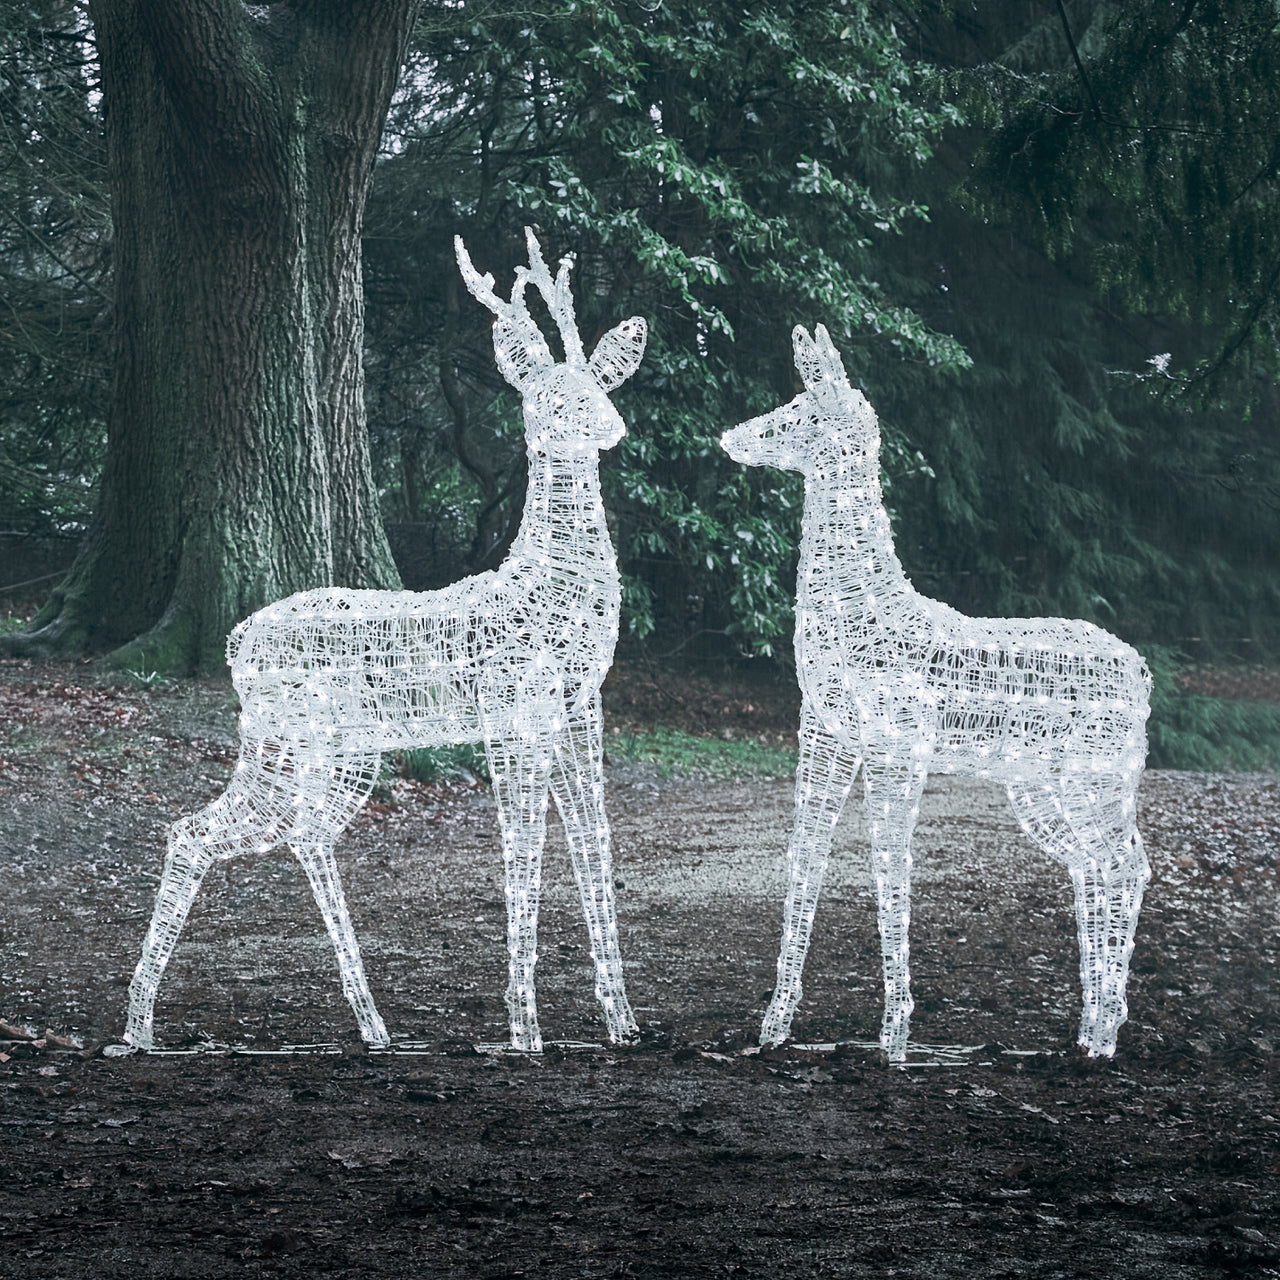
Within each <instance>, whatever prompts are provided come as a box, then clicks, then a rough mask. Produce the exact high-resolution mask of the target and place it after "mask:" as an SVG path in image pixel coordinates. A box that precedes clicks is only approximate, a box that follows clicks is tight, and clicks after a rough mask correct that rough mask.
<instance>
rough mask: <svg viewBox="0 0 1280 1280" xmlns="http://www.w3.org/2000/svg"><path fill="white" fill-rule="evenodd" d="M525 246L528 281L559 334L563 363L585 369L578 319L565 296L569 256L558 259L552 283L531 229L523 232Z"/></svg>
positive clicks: (569, 266)
mask: <svg viewBox="0 0 1280 1280" xmlns="http://www.w3.org/2000/svg"><path fill="white" fill-rule="evenodd" d="M524 238H525V243H526V244H527V245H528V246H529V279H530V280H532V281H533V284H534V287H535V288H536V289H537V290H538V292H539V293H540V294H542V300H543V301H544V302H545V303H546V304H547V310H548V311H550V312H551V318H552V319H553V320H554V321H555V322H556V328H557V329H559V330H560V340H561V341H562V342H563V343H564V356H565V363H566V364H569V365H572V366H573V367H574V368H575V369H582V368H585V367H586V363H587V357H586V353H585V352H584V351H583V349H582V335H581V334H579V332H578V319H577V316H576V314H575V313H574V309H573V294H572V293H570V292H569V272H570V271H572V270H573V256H572V255H568V256H566V257H563V258H561V259H560V269H559V270H558V271H557V272H556V278H555V280H552V279H551V272H550V271H548V270H547V264H546V261H545V260H544V259H543V256H542V248H541V246H540V245H539V244H538V237H537V236H535V235H534V234H533V228H532V227H525V229H524Z"/></svg>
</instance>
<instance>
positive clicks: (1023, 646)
mask: <svg viewBox="0 0 1280 1280" xmlns="http://www.w3.org/2000/svg"><path fill="white" fill-rule="evenodd" d="M793 338H794V345H795V358H796V365H797V367H798V368H799V370H800V373H801V375H802V377H803V379H804V384H805V388H806V389H805V391H804V392H802V393H801V394H800V395H798V396H797V397H796V398H795V399H794V400H793V401H792V402H791V403H790V404H788V405H785V406H784V407H783V408H781V409H777V410H775V411H774V412H773V413H770V414H766V415H764V416H763V417H759V418H754V419H752V420H751V421H750V422H744V423H742V424H741V425H740V426H738V427H735V428H734V429H733V430H732V431H728V432H726V433H725V435H724V436H723V438H722V440H721V443H722V444H723V446H724V448H725V449H726V450H727V451H728V453H729V454H730V456H731V457H733V458H734V459H736V460H737V461H739V462H747V463H756V464H760V465H765V466H775V467H782V468H785V469H787V470H790V471H799V472H802V473H803V475H804V478H805V501H804V525H803V536H802V539H801V544H800V566H799V577H798V589H797V599H796V665H797V669H798V675H799V680H800V688H801V692H802V694H803V701H802V711H801V721H800V764H799V767H798V769H797V773H796V801H795V804H796V812H795V826H794V830H793V833H792V836H791V843H790V848H789V853H788V860H789V864H790V887H789V889H788V892H787V898H786V906H785V909H784V917H783V936H782V949H781V953H780V955H779V957H778V979H777V986H776V988H775V989H774V993H773V999H772V1002H771V1003H770V1006H769V1009H768V1011H767V1013H766V1015H765V1019H764V1026H763V1028H762V1030H761V1036H760V1039H761V1043H763V1044H777V1043H778V1042H780V1041H782V1040H784V1039H786V1037H787V1035H788V1033H789V1031H790V1027H791V1018H792V1015H793V1014H794V1012H795V1009H796V1005H797V1003H798V1001H799V999H800V975H801V971H802V969H803V967H804V960H805V953H806V951H807V950H808V947H809V937H810V932H811V929H812V925H813V915H814V910H815V908H816V906H817V901H818V894H819V891H820V889H821V887H822V876H823V872H824V871H825V869H826V865H827V858H828V855H829V853H830V849H831V841H832V835H833V832H834V829H835V826H836V823H837V822H838V820H839V817H840V812H841V809H842V808H843V806H844V802H845V799H846V798H847V796H848V794H849V791H850V788H851V786H852V784H853V780H854V777H855V775H856V774H857V772H858V768H859V765H861V766H862V769H863V782H864V786H865V790H866V802H867V818H868V825H869V828H870V838H871V851H872V870H873V873H874V879H875V886H876V897H877V907H878V913H879V924H880V941H881V953H882V957H883V963H884V985H885V1013H884V1023H883V1027H882V1030H881V1035H880V1042H881V1044H882V1045H883V1047H884V1049H885V1051H886V1052H887V1053H888V1056H889V1059H890V1061H902V1060H903V1059H904V1058H905V1056H906V1043H907V1029H908V1020H909V1018H910V1015H911V1009H912V1000H911V992H910V975H909V970H908V942H907V930H908V924H909V921H910V911H911V833H912V830H913V828H914V826H915V822H916V817H917V814H918V812H919V803H920V794H921V791H922V790H923V788H924V782H925V775H926V774H927V773H928V772H929V771H930V770H935V771H937V772H941V773H964V774H974V775H977V776H979V777H984V778H993V779H997V780H999V781H1000V782H1003V783H1004V785H1005V788H1006V790H1007V792H1008V796H1009V800H1010V802H1011V803H1012V805H1013V809H1014V812H1015V813H1016V815H1017V817H1018V821H1019V822H1020V823H1021V825H1022V828H1023V830H1024V831H1026V832H1027V834H1028V835H1029V836H1030V837H1031V838H1032V840H1034V841H1035V842H1036V844H1038V845H1039V846H1040V848H1041V849H1043V850H1044V852H1045V853H1047V854H1049V856H1050V857H1052V858H1054V859H1056V860H1057V861H1059V862H1061V863H1063V864H1064V865H1065V866H1066V868H1067V871H1068V872H1069V873H1070V876H1071V881H1072V884H1073V885H1074V887H1075V900H1076V915H1077V919H1078V923H1079V933H1080V976H1081V980H1082V983H1083V987H1084V1018H1083V1021H1082V1022H1081V1026H1080V1043H1081V1044H1082V1045H1083V1046H1084V1047H1085V1049H1086V1050H1087V1051H1088V1052H1089V1054H1090V1055H1104V1056H1110V1055H1111V1054H1112V1053H1114V1052H1115V1046H1116V1033H1117V1031H1118V1029H1119V1027H1120V1024H1121V1023H1122V1022H1124V1020H1125V1018H1126V1016H1127V1006H1126V1004H1125V984H1126V980H1127V976H1128V969H1129V956H1130V954H1131V953H1132V950H1133V931H1134V926H1135V924H1136V923H1137V917H1138V909H1139V907H1140V905H1141V902H1142V891H1143V888H1144V886H1145V885H1146V882H1147V880H1148V879H1149V877H1150V871H1149V869H1148V866H1147V860H1146V857H1145V855H1144V854H1143V851H1142V840H1141V838H1140V837H1139V835H1138V832H1137V828H1136V826H1135V805H1134V793H1135V791H1136V789H1137V786H1138V780H1139V778H1140V777H1141V775H1142V770H1143V766H1144V764H1145V761H1146V732H1145V724H1146V719H1147V710H1148V707H1147V703H1148V698H1149V695H1150V691H1151V677H1150V676H1149V674H1148V672H1147V669H1146V666H1145V665H1144V663H1143V661H1142V658H1141V657H1140V656H1139V655H1138V654H1137V653H1136V652H1135V651H1134V650H1133V649H1131V648H1129V646H1128V645H1125V644H1123V643H1121V642H1120V641H1119V640H1117V639H1115V638H1114V637H1113V636H1110V635H1108V634H1107V633H1106V632H1105V631H1101V630H1100V629H1099V628H1097V627H1095V626H1093V625H1091V624H1090V623H1088V622H1069V621H1064V620H1060V619H1047V618H1033V619H1027V620H1016V619H1005V618H966V617H964V616H963V615H961V614H959V613H957V612H956V611H955V610H954V609H952V608H949V607H948V606H947V605H945V604H940V603H938V602H937V601H934V600H928V599H926V598H924V597H923V596H921V595H920V594H919V593H918V592H916V590H915V589H914V588H913V587H912V586H911V584H910V583H909V582H908V581H907V578H906V575H905V574H904V573H903V570H902V566H901V565H900V564H899V563H898V560H897V557H896V556H895V555H894V550H893V537H892V534H891V532H890V528H889V516H888V513H887V512H886V511H885V509H884V503H883V501H882V499H881V496H880V472H879V451H880V433H879V428H878V426H877V423H876V415H875V413H874V411H873V410H872V408H871V406H870V405H869V404H868V403H867V401H866V399H865V398H864V397H863V395H862V393H861V392H859V391H855V390H854V389H853V388H852V387H851V386H850V385H849V380H848V378H847V377H846V376H845V371H844V366H843V365H842V363H841V361H840V356H839V353H838V352H837V351H836V349H835V347H834V346H833V345H832V343H831V339H830V338H829V337H828V335H827V332H826V330H825V329H824V328H823V327H822V326H821V325H819V326H818V327H817V329H816V330H815V333H814V337H813V338H810V337H809V336H808V334H807V333H806V332H805V331H804V330H803V329H801V328H797V329H796V330H795V332H794V335H793Z"/></svg>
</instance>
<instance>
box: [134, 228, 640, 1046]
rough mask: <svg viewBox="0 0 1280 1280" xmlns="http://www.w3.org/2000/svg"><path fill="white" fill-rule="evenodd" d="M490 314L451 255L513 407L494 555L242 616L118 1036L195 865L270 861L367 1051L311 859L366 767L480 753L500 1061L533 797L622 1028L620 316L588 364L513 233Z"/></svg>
mask: <svg viewBox="0 0 1280 1280" xmlns="http://www.w3.org/2000/svg"><path fill="white" fill-rule="evenodd" d="M528 245H529V267H528V268H524V267H521V268H519V269H518V270H517V272H516V280H515V287H514V289H513V290H512V294H511V300H510V301H509V302H506V301H503V300H502V299H501V298H500V297H498V296H497V294H496V293H495V292H494V288H493V284H494V282H493V277H492V276H490V275H485V276H483V277H481V276H480V275H479V274H478V273H477V272H476V270H475V268H474V267H473V266H472V265H471V260H470V258H469V257H468V256H467V253H466V250H465V249H464V248H463V246H462V241H461V239H459V240H458V241H457V242H456V247H457V254H458V262H459V265H460V267H461V269H462V274H463V278H464V279H465V281H466V284H467V287H468V288H469V289H470V290H471V292H472V293H473V294H474V295H475V296H476V298H478V299H479V300H480V301H481V302H482V303H484V305H485V306H487V307H488V308H489V309H490V310H491V311H493V313H494V314H495V316H496V317H497V320H496V322H495V324H494V351H495V354H496V357H497V361H498V366H499V368H500V369H501V370H502V373H503V375H504V376H505V377H506V379H507V381H508V382H510V383H511V384H512V385H513V386H514V387H516V389H517V390H519V391H520V393H521V395H522V397H523V400H524V417H525V434H526V439H527V443H528V453H529V488H528V497H527V499H526V501H525V508H524V518H523V522H522V523H521V526H520V530H519V533H518V535H517V538H516V541H515V543H514V545H513V546H512V548H511V552H510V554H509V555H508V557H507V559H506V560H505V561H504V562H503V564H502V565H501V566H500V567H499V568H498V569H497V570H496V571H494V572H490V573H482V574H479V575H477V576H476V577H472V578H466V579H464V580H463V581H461V582H457V583H454V584H453V585H452V586H450V587H445V588H444V589H443V590H440V591H432V592H425V593H415V592H407V591H405V592H387V591H352V590H340V589H332V590H318V591H304V592H302V593H301V594H299V595H295V596H290V597H289V598H288V599H286V600H281V601H280V602H279V603H277V604H274V605H271V606H270V607H269V608H266V609H263V610H261V611H260V612H258V613H256V614H254V615H253V616H252V617H251V618H249V619H247V620H246V621H245V622H243V623H242V624H241V625H240V626H239V627H237V628H236V630H235V631H234V632H233V633H232V635H231V638H230V641H229V642H228V645H227V654H228V659H229V661H230V663H231V669H232V679H233V680H234V682H235V686H236V689H237V690H238V691H239V694H240V700H241V705H242V708H243V710H242V713H241V717H240V740H241V741H240V760H239V763H238V765H237V767H236V772H235V775H234V777H233V778H232V780H231V783H230V785H229V786H228V788H227V790H226V793H225V794H224V795H222V796H221V797H220V798H219V799H217V800H215V801H214V802H213V803H212V804H210V805H209V806H208V807H207V808H205V809H204V810H202V811H201V812H200V813H197V814H195V815H194V816H193V817H189V818H184V819H183V820H182V821H180V822H177V823H175V825H174V826H173V828H172V831H171V833H170V836H169V854H168V860H167V862H166V864H165V868H164V877H163V880H162V881H161V885H160V889H159V892H158V894H157V897H156V905H155V914H154V916H153V918H152V921H151V927H150V930H149V931H148V933H147V937H146V942H145V945H144V947H143V953H142V958H141V960H140V961H139V962H138V968H137V971H136V973H135V974H134V977H133V982H132V984H131V985H130V997H131V999H130V1005H129V1021H128V1030H127V1032H126V1039H127V1040H129V1041H130V1042H131V1043H133V1044H134V1045H137V1046H140V1047H148V1046H150V1045H151V1044H152V1035H153V1028H152V1019H153V1007H154V1003H155V996H156V988H157V986H158V985H159V982H160V978H161V975H162V974H163V972H164V968H165V965H166V963H167V962H168V960H169V957H170V955H171V954H172V953H173V949H174V945H175V943H176V942H177V939H178V934H179V932H180V930H181V929H182V925H183V922H184V921H185V920H186V918H187V913H188V911H189V910H190V907H191V904H192V902H193V900H194V899H195V896H196V892H197V891H198V889H199V887H200V882H201V879H202V878H203V876H204V874H205V872H206V871H207V870H208V869H209V867H210V865H211V864H212V863H213V862H214V860H215V859H220V858H230V857H233V856H234V855H236V854H239V853H250V852H257V853H263V852H266V851H267V850H269V849H271V848H272V847H273V846H275V845H277V844H279V843H281V842H287V843H288V844H289V845H290V847H291V848H292V849H293V852H294V853H295V854H296V855H297V858H298V860H299V861H300V862H301V863H302V866H303V868H304V869H305V871H306V873H307V877H308V879H309V880H310V882H311V887H312V889H313V891H314V893H315V897H316V901H317V903H318V904H319V906H320V911H321V913H322V914H323V916H324V921H325V924H326V925H327V926H328V930H329V933H330V936H331V937H332V939H333V944H334V947H335V948H336V949H337V953H338V966H339V969H340V970H341V975H342V988H343V991H344V993H345V995H346V996H347V999H348V1000H349V1001H350V1002H351V1007H352V1009H353V1010H354V1011H355V1015H356V1019H357V1021H358V1023H359V1025H360V1033H361V1035H362V1036H363V1037H364V1039H365V1040H366V1041H368V1042H369V1043H370V1044H374V1045H385V1044H387V1042H388V1040H387V1032H386V1028H385V1026H384V1025H383V1022H382V1019H381V1018H380V1017H379V1016H378V1011H377V1009H376V1008H375V1007H374V1002H373V997H372V996H371V995H370V992H369V987H368V983H367V982H366V980H365V975H364V969H363V966H362V964H361V960H360V950H359V946H358V945H357V943H356V938H355V933H354V931H353V929H352V926H351V920H350V917H349V916H348V914H347V908H346V904H345V902H344V900H343V894H342V887H341V884H340V882H339V879H338V870H337V867H336V865H335V863H334V858H333V843H334V840H335V839H336V837H337V836H338V835H339V834H340V833H341V832H342V831H343V829H344V828H345V827H346V826H347V824H348V823H349V822H350V821H351V819H352V818H353V817H354V815H355V814H356V812H357V811H358V810H359V808H360V806H361V805H362V804H363V803H364V802H365V800H366V799H367V798H368V795H369V792H370V789H371V788H372V786H373V783H374V779H375V777H376V776H377V773H378V765H379V756H380V753H381V752H383V751H386V750H394V749H398V748H408V747H422V746H432V745H438V744H442V743H456V742H475V741H480V740H483V742H484V746H485V753H486V756H487V758H488V762H489V769H490V772H491V774H492V778H493V788H494V793H495V795H496V798H497V805H498V821H499V825H500V827H501V832H502V856H503V862H504V864H505V870H506V899H507V945H508V952H509V958H510V973H509V984H508V987H507V997H506V999H507V1007H508V1010H509V1012H510V1023H511V1043H512V1045H513V1046H514V1047H515V1048H517V1049H523V1050H531V1051H537V1050H540V1049H541V1047H542V1037H541V1033H540V1031H539V1028H538V1015H537V1006H536V1002H535V996H534V982H533V973H534V964H535V961H536V959H537V956H536V941H537V924H538V891H539V883H540V867H541V856H542V846H543V837H544V834H545V829H546V813H547V792H548V789H549V790H550V793H551V796H552V797H553V798H554V800H555V803H556V807H557V808H558V809H559V810H560V814H561V817H562V818H563V820H564V825H565V831H566V835H567V839H568V844H569V848H570V851H571V853H572V857H573V865H574V871H575V873H576V876H577V881H578V887H579V889H580V891H581V894H582V905H583V910H584V911H585V913H586V918H587V928H588V930H589V933H590V938H591V950H592V956H593V959H594V961H595V968H596V996H597V997H598V999H599V1000H600V1002H601V1004H602V1006H603V1009H604V1018H605V1023H606V1026H607V1028H608V1033H609V1038H610V1039H611V1040H613V1041H623V1040H628V1039H630V1038H632V1037H634V1035H635V1034H636V1024H635V1019H634V1018H633V1016H632V1013H631V1008H630V1006H629V1004H628V1003H627V996H626V992H625V990H624V987H623V977H622V960H621V957H620V955H619V950H618V930H617V922H616V916H615V909H614V897H613V875H612V870H611V858H610V849H609V824H608V821H607V820H606V817H605V806H604V784H603V778H602V771H601V762H602V753H601V713H600V685H601V682H602V681H603V680H604V677H605V674H606V672H607V671H608V670H609V667H610V665H611V663H612V661H613V648H614V643H615V641H616V639H617V633H618V607H619V599H620V586H619V579H618V571H617V565H616V561H615V558H614V551H613V545H612V543H611V542H610V539H609V531H608V529H607V527H606V525H605V513H604V507H603V506H602V504H601V500H600V479H599V454H600V451H601V450H602V449H608V448H610V447H611V446H613V445H615V444H616V443H617V442H618V441H619V440H620V439H621V438H622V436H623V434H624V433H625V430H626V428H625V426H624V425H623V421H622V418H621V417H620V416H619V414H618V411H617V410H616V409H615V408H614V407H613V405H612V404H611V403H610V401H609V397H608V392H610V391H612V390H613V389H614V388H615V387H617V386H619V385H620V384H621V383H622V382H624V381H625V380H626V379H627V378H628V377H630V375H631V374H632V373H633V372H634V371H635V369H636V366H637V365H638V364H639V362H640V357H641V355H642V354H643V352H644V344H645V336H646V328H645V323H644V321H643V320H642V319H639V318H632V319H630V320H624V321H623V322H622V323H621V324H620V325H618V326H617V327H616V328H615V329H613V330H611V331H610V332H609V333H607V334H605V335H604V337H603V338H602V339H601V340H600V342H599V344H598V345H597V347H596V349H595V352H594V354H593V355H592V356H591V358H590V359H589V360H588V359H587V358H586V357H585V355H584V353H583V347H582V341H581V339H580V337H579V335H578V330H577V326H576V322H575V319H574V311H573V302H572V299H571V297H570V293H569V270H570V265H571V264H570V260H569V259H565V260H564V261H563V262H562V263H561V265H560V270H559V273H558V275H557V276H556V278H555V279H554V280H552V278H551V275H550V273H549V272H548V270H547V267H546V265H545V263H544V262H543V259H542V256H541V253H540V252H539V249H538V244H537V241H536V240H535V239H534V237H533V235H532V233H528ZM530 283H532V284H533V285H534V286H536V288H537V290H538V292H539V293H540V294H541V295H542V297H543V298H544V300H545V301H546V304H547V307H548V309H549V310H550V312H551V315H552V317H553V318H554V320H555V322H556V325H557V326H558V328H559V330H560V336H561V339H562V340H563V343H564V348H565V354H566V358H565V360H564V362H563V363H557V362H556V361H555V360H554V359H553V357H552V354H551V351H550V349H549V348H548V346H547V343H546V341H545V340H544V338H543V336H542V333H541V332H540V331H539V329H538V327H537V325H536V324H535V323H534V321H533V320H532V318H531V317H530V315H529V312H528V310H527V309H526V306H525V301H524V292H525V289H526V287H527V285H529V284H530Z"/></svg>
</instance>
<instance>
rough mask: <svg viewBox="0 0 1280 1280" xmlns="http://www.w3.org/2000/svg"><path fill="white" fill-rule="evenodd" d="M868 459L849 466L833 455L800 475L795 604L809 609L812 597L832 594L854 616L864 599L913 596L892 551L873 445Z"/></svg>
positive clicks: (816, 600) (891, 538)
mask: <svg viewBox="0 0 1280 1280" xmlns="http://www.w3.org/2000/svg"><path fill="white" fill-rule="evenodd" d="M869 458H870V461H869V464H868V463H866V462H863V463H862V464H861V465H859V462H858V460H857V459H854V460H853V461H852V465H850V464H849V461H848V460H847V459H844V460H842V459H841V457H840V456H839V454H838V453H835V452H834V451H833V453H832V454H831V455H828V456H825V457H823V458H820V459H817V460H816V463H815V467H814V469H813V470H811V471H809V472H807V473H806V475H805V496H804V521H803V529H802V534H801V539H800V569H801V573H800V582H799V584H798V585H799V591H800V594H801V598H802V599H807V600H808V602H809V603H811V604H813V605H815V606H816V605H817V604H818V599H816V598H815V597H826V596H829V595H830V594H831V593H832V592H835V593H837V594H839V596H840V597H841V599H842V600H843V601H844V602H845V605H846V607H848V605H850V604H852V605H853V607H854V609H855V610H856V609H858V608H859V607H866V605H867V603H868V601H867V597H868V595H869V594H870V595H876V596H880V597H881V598H883V597H884V596H885V594H886V593H893V594H898V593H900V592H903V591H906V592H912V591H914V588H913V587H912V586H911V584H910V582H909V581H908V580H907V575H906V573H905V572H904V570H903V568H902V565H901V563H900V562H899V560H898V557H897V554H896V553H895V551H894V549H893V530H892V528H891V526H890V523H889V513H888V512H887V511H886V510H885V506H884V498H883V496H882V494H881V491H880V463H879V449H878V442H877V448H875V449H873V450H872V451H871V453H870V455H869ZM842 462H844V466H843V467H842ZM837 580H838V581H837Z"/></svg>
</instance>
